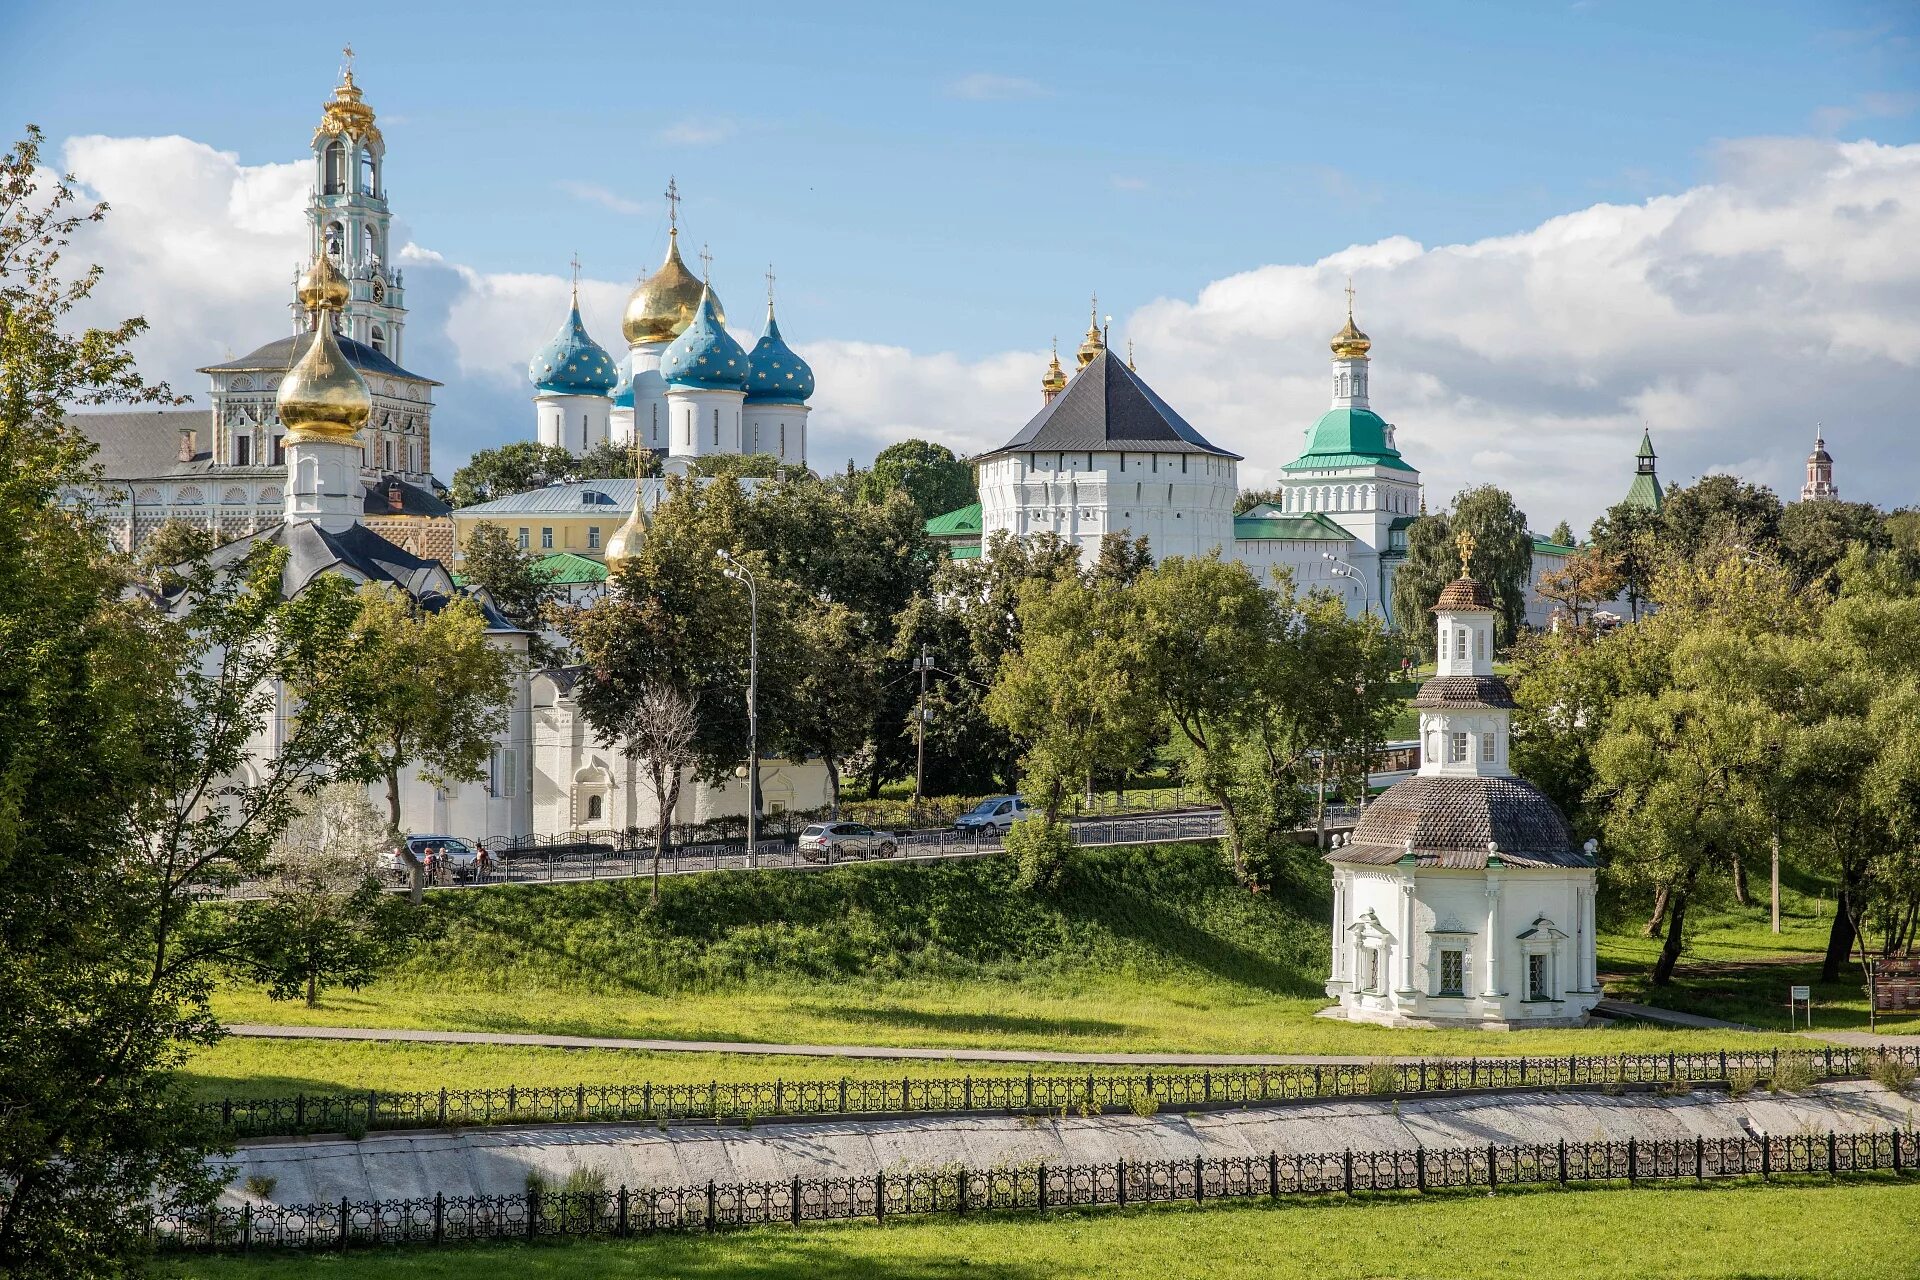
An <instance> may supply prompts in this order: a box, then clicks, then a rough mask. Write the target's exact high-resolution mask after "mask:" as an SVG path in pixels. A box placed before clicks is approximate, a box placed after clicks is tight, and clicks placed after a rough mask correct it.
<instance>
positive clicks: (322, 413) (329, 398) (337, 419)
mask: <svg viewBox="0 0 1920 1280" xmlns="http://www.w3.org/2000/svg"><path fill="white" fill-rule="evenodd" d="M295 293H296V294H297V296H298V297H299V299H300V305H301V306H303V307H305V308H306V309H307V314H308V316H309V317H310V318H311V320H312V329H313V338H312V339H311V340H310V341H309V342H308V343H307V349H306V352H305V354H303V355H302V356H301V357H300V359H299V360H298V361H297V362H296V363H295V364H294V366H293V368H292V369H290V370H288V371H287V376H286V377H284V378H282V379H281V380H280V390H279V393H278V394H277V396H276V401H277V404H278V407H279V412H280V421H281V423H282V424H283V425H284V426H285V427H286V428H287V439H288V441H289V442H292V443H299V442H301V441H304V440H330V441H337V442H345V443H351V442H352V440H353V438H354V434H355V433H356V432H358V431H359V430H360V428H361V427H363V426H365V425H366V421H367V418H368V417H369V416H370V415H371V414H372V413H373V396H372V394H371V393H370V392H369V391H368V390H367V380H366V379H365V378H363V377H361V376H360V371H359V370H358V369H355V368H354V367H353V366H352V365H350V364H348V363H347V358H346V356H345V355H343V354H342V353H341V351H340V342H339V340H338V339H337V338H335V337H334V334H333V317H334V315H335V313H337V312H338V311H339V310H340V308H341V307H343V306H345V305H346V301H347V282H346V281H345V280H343V279H341V277H340V272H339V270H338V269H337V268H336V267H335V266H334V265H333V260H332V259H331V258H329V257H328V256H327V255H326V254H325V253H322V254H320V255H319V256H318V257H316V258H315V259H314V262H313V265H312V266H311V267H309V268H308V269H307V273H306V275H304V276H302V277H301V279H300V285H299V288H298V289H297V290H295Z"/></svg>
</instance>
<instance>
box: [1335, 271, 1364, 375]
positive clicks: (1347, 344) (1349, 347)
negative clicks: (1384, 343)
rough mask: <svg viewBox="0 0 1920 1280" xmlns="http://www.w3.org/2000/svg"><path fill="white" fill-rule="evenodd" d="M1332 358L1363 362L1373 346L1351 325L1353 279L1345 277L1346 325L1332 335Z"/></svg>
mask: <svg viewBox="0 0 1920 1280" xmlns="http://www.w3.org/2000/svg"><path fill="white" fill-rule="evenodd" d="M1332 346H1333V358H1334V359H1335V360H1365V359H1366V358H1367V351H1368V350H1369V349H1370V348H1371V347H1372V346H1373V339H1371V338H1369V337H1368V336H1367V335H1366V334H1364V333H1362V332H1360V330H1359V329H1358V328H1357V327H1356V326H1355V325H1354V323H1353V277H1352V276H1348V277H1347V323H1346V324H1345V325H1343V326H1342V327H1341V329H1340V332H1338V333H1336V334H1334V335H1333V343H1332Z"/></svg>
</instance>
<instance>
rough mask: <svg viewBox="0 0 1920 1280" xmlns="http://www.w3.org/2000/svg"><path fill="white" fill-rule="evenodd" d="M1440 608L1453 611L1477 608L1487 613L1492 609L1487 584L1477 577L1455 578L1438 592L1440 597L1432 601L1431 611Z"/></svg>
mask: <svg viewBox="0 0 1920 1280" xmlns="http://www.w3.org/2000/svg"><path fill="white" fill-rule="evenodd" d="M1442 609H1448V610H1452V611H1453V612H1455V613H1464V612H1466V611H1468V610H1473V609H1479V610H1482V611H1485V612H1488V613H1491V612H1492V611H1493V596H1492V594H1491V593H1490V592H1488V590H1487V584H1486V583H1484V582H1482V581H1480V580H1479V579H1478V578H1456V579H1454V580H1453V581H1452V582H1449V583H1448V584H1447V585H1446V587H1445V589H1443V590H1442V591H1441V592H1440V598H1439V599H1438V600H1437V601H1435V602H1434V606H1433V612H1435V613H1438V612H1439V611H1440V610H1442Z"/></svg>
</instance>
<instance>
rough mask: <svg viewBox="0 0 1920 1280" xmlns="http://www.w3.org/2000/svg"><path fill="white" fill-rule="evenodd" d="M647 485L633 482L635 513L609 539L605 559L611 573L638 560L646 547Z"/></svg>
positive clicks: (642, 482) (640, 481)
mask: <svg viewBox="0 0 1920 1280" xmlns="http://www.w3.org/2000/svg"><path fill="white" fill-rule="evenodd" d="M645 484H646V481H644V480H635V481H634V482H633V511H632V512H631V513H630V514H629V515H628V516H627V518H626V520H625V521H624V522H623V523H622V524H621V526H620V527H619V528H618V529H615V530H614V531H613V536H612V537H611V538H608V539H607V550H606V554H605V556H604V557H603V559H605V561H606V563H607V569H608V571H609V572H611V571H612V570H614V569H617V568H619V567H620V566H621V565H623V564H626V563H628V562H629V561H633V560H638V559H639V558H640V549H641V548H642V547H644V546H645V545H646V541H647V532H648V528H647V526H648V521H647V512H646V508H645V507H644V506H643V505H642V504H641V487H642V486H643V485H645Z"/></svg>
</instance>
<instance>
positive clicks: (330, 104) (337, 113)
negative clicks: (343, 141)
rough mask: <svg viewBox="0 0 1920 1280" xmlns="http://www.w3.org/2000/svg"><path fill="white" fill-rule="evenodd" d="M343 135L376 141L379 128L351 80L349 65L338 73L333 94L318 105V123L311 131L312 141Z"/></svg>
mask: <svg viewBox="0 0 1920 1280" xmlns="http://www.w3.org/2000/svg"><path fill="white" fill-rule="evenodd" d="M343 136H344V137H348V138H356V139H359V140H361V141H365V142H370V143H377V142H379V141H380V129H379V127H378V126H377V125H375V124H374V123H373V108H372V107H370V106H368V105H367V104H366V102H365V101H364V100H363V99H362V98H361V95H360V86H359V85H357V84H355V83H354V82H353V68H352V67H351V66H349V67H347V68H346V69H345V70H344V71H342V72H341V73H340V83H339V85H338V86H336V87H335V88H334V91H333V97H332V98H330V99H328V101H327V102H326V104H325V105H324V106H322V107H321V109H320V123H319V125H318V126H317V127H316V128H315V129H314V131H313V140H314V141H315V142H318V141H319V140H320V139H321V138H323V137H343Z"/></svg>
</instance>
